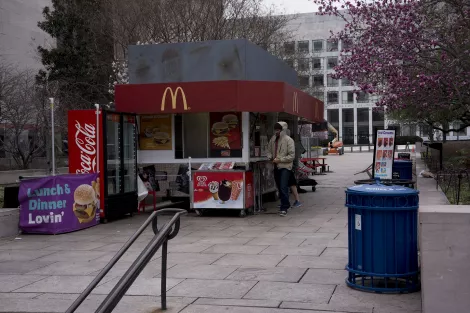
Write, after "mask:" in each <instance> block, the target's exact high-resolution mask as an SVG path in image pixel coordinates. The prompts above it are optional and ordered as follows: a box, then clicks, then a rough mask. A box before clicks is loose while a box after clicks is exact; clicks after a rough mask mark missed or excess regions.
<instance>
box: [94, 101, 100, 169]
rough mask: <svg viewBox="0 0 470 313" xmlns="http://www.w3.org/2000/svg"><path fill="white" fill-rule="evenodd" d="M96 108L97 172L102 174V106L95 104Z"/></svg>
mask: <svg viewBox="0 0 470 313" xmlns="http://www.w3.org/2000/svg"><path fill="white" fill-rule="evenodd" d="M95 107H96V160H97V162H96V172H97V173H99V172H100V118H99V117H100V105H99V104H97V103H96V104H95Z"/></svg>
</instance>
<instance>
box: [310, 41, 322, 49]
mask: <svg viewBox="0 0 470 313" xmlns="http://www.w3.org/2000/svg"><path fill="white" fill-rule="evenodd" d="M312 42H313V51H314V52H322V51H323V40H314V41H312Z"/></svg>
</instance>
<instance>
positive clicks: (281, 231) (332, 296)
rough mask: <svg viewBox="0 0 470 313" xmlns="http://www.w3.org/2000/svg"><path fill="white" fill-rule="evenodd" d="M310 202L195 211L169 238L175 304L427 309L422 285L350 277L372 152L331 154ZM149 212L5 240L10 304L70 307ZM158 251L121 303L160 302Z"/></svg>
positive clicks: (278, 310) (93, 298)
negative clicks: (252, 210)
mask: <svg viewBox="0 0 470 313" xmlns="http://www.w3.org/2000/svg"><path fill="white" fill-rule="evenodd" d="M326 163H327V164H328V165H330V168H331V169H332V171H333V172H331V173H328V174H327V175H319V176H315V177H314V178H315V179H316V180H317V182H318V186H317V191H316V192H311V191H309V192H308V193H305V194H301V195H300V196H301V200H302V202H303V206H302V207H301V208H297V209H292V210H290V212H289V214H288V216H287V217H285V218H281V217H279V216H278V215H277V211H278V208H277V204H276V203H269V204H267V208H268V211H267V213H265V214H260V215H255V216H248V217H246V218H243V219H242V218H238V217H224V216H207V217H197V216H196V215H195V214H193V213H192V214H189V215H188V216H185V217H183V218H182V222H181V230H180V232H179V234H178V236H177V237H176V238H174V239H173V240H171V241H170V242H169V245H168V251H169V254H168V273H167V274H168V279H167V290H168V300H167V302H168V311H166V312H170V313H205V312H211V313H212V312H214V313H218V312H225V313H326V312H328V313H339V312H341V313H372V312H374V313H398V312H400V313H401V312H407V313H418V312H421V294H420V293H419V292H418V293H413V294H408V295H379V294H370V293H366V292H360V291H356V290H353V289H350V288H348V287H346V285H345V282H344V280H345V278H346V276H347V272H346V271H345V269H344V268H345V265H346V263H347V247H348V234H347V231H348V228H347V208H345V207H344V197H345V194H344V190H345V187H348V186H352V185H353V184H354V183H353V182H354V180H356V179H361V178H366V177H365V174H361V175H358V176H354V175H353V174H354V173H355V172H358V171H360V170H363V169H365V168H366V167H367V166H368V165H370V164H371V163H372V154H370V153H356V154H345V155H342V156H328V160H327V162H326ZM147 216H148V214H139V215H137V216H134V217H132V218H124V219H121V220H117V221H113V222H110V223H108V224H105V225H98V226H96V227H93V228H90V229H87V230H83V231H80V232H75V233H71V234H64V235H58V236H41V235H22V236H21V238H22V239H21V240H13V239H12V240H2V241H1V243H0V302H1V305H0V312H10V313H13V312H15V313H16V312H31V313H37V312H64V311H65V310H66V309H67V308H68V306H69V305H70V304H71V303H72V301H73V300H74V299H76V298H77V297H78V294H79V293H80V292H82V291H83V289H84V288H85V287H86V286H87V284H88V283H89V282H90V281H91V280H92V279H93V277H94V276H95V275H97V274H98V273H99V272H100V270H101V269H102V268H103V267H104V266H105V265H106V263H107V262H108V261H109V260H110V259H111V258H112V257H113V256H114V255H115V253H116V252H117V251H118V250H119V249H120V248H121V247H122V245H123V243H125V242H126V241H127V240H128V238H129V237H130V236H131V235H132V234H133V233H134V232H135V230H137V228H138V227H139V226H140V225H141V224H142V223H143V221H144V220H145V219H146V218H147ZM152 236H153V233H152V231H151V229H148V230H146V231H145V232H144V234H143V235H142V237H141V238H139V240H138V241H137V242H136V243H135V244H134V246H133V247H132V248H131V249H130V250H129V251H128V252H127V253H126V254H125V255H124V256H123V258H122V259H121V260H120V261H119V262H118V264H117V265H116V267H115V268H114V269H113V270H112V271H111V272H110V273H109V274H108V275H107V276H106V277H105V278H104V280H103V281H102V282H101V284H100V286H99V287H98V288H97V289H96V290H95V291H94V293H93V294H92V295H90V296H89V297H88V299H87V301H86V302H85V303H84V304H83V306H82V307H81V308H80V310H79V311H78V312H87V313H89V312H94V310H96V308H97V307H98V306H99V304H100V302H101V301H102V300H103V299H104V297H105V295H106V294H107V293H108V292H109V291H110V290H111V289H112V288H113V287H114V285H115V284H116V283H117V281H118V280H119V278H120V277H121V276H122V275H123V274H124V273H125V271H126V270H127V269H128V268H129V266H130V265H131V264H132V262H133V261H134V260H135V258H136V257H137V256H138V255H139V253H140V252H141V251H142V249H143V248H144V247H145V246H146V245H147V243H148V242H149V240H150V238H152ZM160 258H161V252H160V251H158V252H157V253H156V254H155V256H154V257H153V259H152V261H151V263H149V265H148V266H147V267H146V268H145V269H144V271H143V272H142V273H141V275H140V276H139V278H137V280H136V282H135V283H134V285H133V286H132V287H131V288H130V289H129V290H128V292H127V294H126V296H125V297H124V298H123V299H122V300H121V302H120V303H119V305H118V307H117V308H116V309H115V310H114V311H113V312H118V313H120V312H126V313H128V312H159V308H160V302H159V301H160V300H159V295H160V292H161V290H160V288H161V286H160V278H159V277H160V271H161V260H160Z"/></svg>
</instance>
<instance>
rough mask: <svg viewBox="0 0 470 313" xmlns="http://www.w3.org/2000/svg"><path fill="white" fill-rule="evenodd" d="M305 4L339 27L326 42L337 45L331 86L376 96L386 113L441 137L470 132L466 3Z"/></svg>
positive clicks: (355, 0)
mask: <svg viewBox="0 0 470 313" xmlns="http://www.w3.org/2000/svg"><path fill="white" fill-rule="evenodd" d="M312 1H313V2H314V3H316V4H317V5H319V12H318V13H317V14H319V15H334V16H337V17H340V18H341V19H343V20H344V21H345V22H346V24H345V28H344V29H343V30H342V31H341V32H338V33H332V34H331V37H332V38H333V39H336V40H341V41H342V42H343V49H342V52H341V61H340V63H339V64H338V66H337V67H336V68H335V76H336V78H347V79H349V80H351V81H353V82H355V83H356V85H357V86H358V87H359V89H360V90H362V91H365V92H367V93H370V94H376V95H379V96H380V100H379V101H378V102H377V103H376V105H377V106H378V108H382V109H385V110H386V111H387V113H391V114H392V115H395V116H400V115H401V116H403V115H406V117H408V118H409V119H414V120H415V121H416V122H422V123H426V124H428V125H431V126H432V127H433V128H435V129H439V130H441V131H443V133H444V134H445V133H448V132H449V131H458V130H461V129H464V128H466V127H467V126H470V91H469V85H470V2H468V0H442V1H437V0H436V1H433V0H431V1H418V0H380V1H378V0H373V1H364V0H352V1H349V0H312ZM345 43H346V44H345ZM451 125H458V126H457V127H455V128H453V127H451Z"/></svg>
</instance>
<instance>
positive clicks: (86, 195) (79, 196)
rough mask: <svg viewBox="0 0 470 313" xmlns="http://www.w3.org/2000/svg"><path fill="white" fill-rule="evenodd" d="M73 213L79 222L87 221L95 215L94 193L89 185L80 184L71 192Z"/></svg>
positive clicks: (95, 201)
mask: <svg viewBox="0 0 470 313" xmlns="http://www.w3.org/2000/svg"><path fill="white" fill-rule="evenodd" d="M73 199H74V204H73V213H74V214H75V216H76V217H77V219H78V221H79V222H80V223H89V222H91V221H92V220H93V219H94V218H95V217H96V203H97V199H96V193H95V190H94V189H93V187H92V186H90V185H86V184H83V185H80V186H78V187H77V189H75V192H74V193H73Z"/></svg>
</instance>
